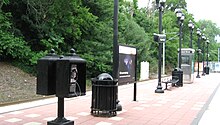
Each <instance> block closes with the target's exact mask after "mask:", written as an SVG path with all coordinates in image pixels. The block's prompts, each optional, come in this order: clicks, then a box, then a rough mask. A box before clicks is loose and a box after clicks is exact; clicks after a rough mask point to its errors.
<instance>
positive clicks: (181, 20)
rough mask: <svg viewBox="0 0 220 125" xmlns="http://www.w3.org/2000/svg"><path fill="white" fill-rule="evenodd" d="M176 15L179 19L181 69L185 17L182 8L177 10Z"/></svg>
mask: <svg viewBox="0 0 220 125" xmlns="http://www.w3.org/2000/svg"><path fill="white" fill-rule="evenodd" d="M176 17H177V19H178V24H179V60H178V62H179V64H178V66H179V69H181V62H182V58H181V55H182V54H181V48H182V29H183V21H184V19H185V15H184V14H183V13H182V11H181V10H180V9H177V10H176Z"/></svg>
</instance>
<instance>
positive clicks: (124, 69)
mask: <svg viewBox="0 0 220 125" xmlns="http://www.w3.org/2000/svg"><path fill="white" fill-rule="evenodd" d="M136 54H137V51H136V48H134V47H129V46H121V45H120V46H119V81H118V82H119V84H126V83H134V82H135V80H136V79H135V77H136V64H137V59H136Z"/></svg>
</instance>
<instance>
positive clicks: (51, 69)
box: [37, 49, 59, 95]
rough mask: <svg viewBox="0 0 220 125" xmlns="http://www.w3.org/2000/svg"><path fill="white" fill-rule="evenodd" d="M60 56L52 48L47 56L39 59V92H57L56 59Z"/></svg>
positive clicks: (48, 93)
mask: <svg viewBox="0 0 220 125" xmlns="http://www.w3.org/2000/svg"><path fill="white" fill-rule="evenodd" d="M58 59H59V56H57V55H56V54H55V51H54V50H53V49H52V50H51V52H50V53H49V54H47V55H46V56H45V57H42V58H40V59H39V60H38V61H37V94H40V95H54V94H55V93H56V61H57V60H58Z"/></svg>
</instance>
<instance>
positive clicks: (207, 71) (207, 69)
mask: <svg viewBox="0 0 220 125" xmlns="http://www.w3.org/2000/svg"><path fill="white" fill-rule="evenodd" d="M206 45H207V47H206V49H207V54H206V72H205V73H206V75H208V74H209V40H208V39H207V40H206Z"/></svg>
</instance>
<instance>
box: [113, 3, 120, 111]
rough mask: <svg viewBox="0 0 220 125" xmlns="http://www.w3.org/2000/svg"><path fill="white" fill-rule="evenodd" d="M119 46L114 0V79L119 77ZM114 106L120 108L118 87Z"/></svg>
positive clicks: (116, 12)
mask: <svg viewBox="0 0 220 125" xmlns="http://www.w3.org/2000/svg"><path fill="white" fill-rule="evenodd" d="M118 70H119V46H118V0H114V18H113V71H112V76H113V78H114V79H118V78H119V73H118V72H119V71H118ZM116 93H117V97H116V103H117V104H116V108H117V111H121V110H122V106H121V105H120V104H119V100H118V87H117V89H116Z"/></svg>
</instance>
